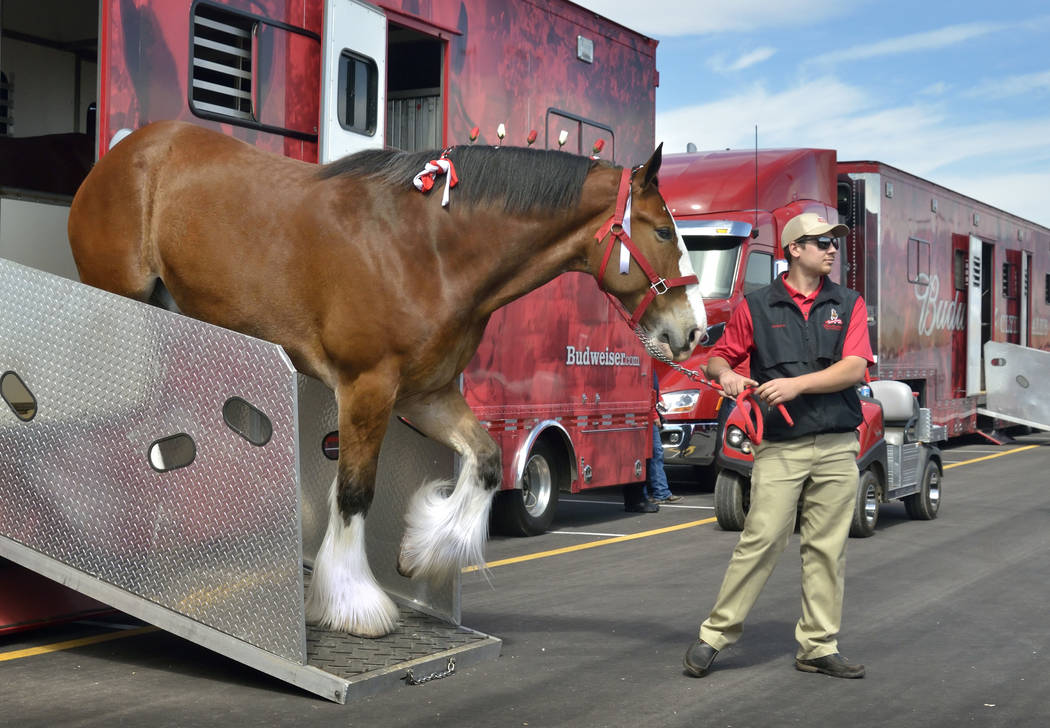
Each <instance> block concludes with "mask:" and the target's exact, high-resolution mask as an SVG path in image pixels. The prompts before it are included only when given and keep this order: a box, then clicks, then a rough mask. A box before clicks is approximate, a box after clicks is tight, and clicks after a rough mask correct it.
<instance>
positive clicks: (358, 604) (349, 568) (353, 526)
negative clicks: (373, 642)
mask: <svg viewBox="0 0 1050 728" xmlns="http://www.w3.org/2000/svg"><path fill="white" fill-rule="evenodd" d="M329 501H330V507H331V511H332V512H331V513H330V516H329V521H328V530H327V531H325V535H324V541H323V542H322V543H321V548H320V550H318V552H317V559H316V560H315V561H314V573H313V579H312V580H311V582H310V592H309V594H308V596H307V598H306V621H307V622H309V623H310V624H316V625H318V626H319V627H321V628H323V629H331V630H335V631H338V632H349V633H350V634H353V635H357V636H358V637H382V636H383V635H387V634H390V633H391V632H393V631H394V629H395V628H396V627H397V620H398V610H397V605H396V604H394V601H393V600H392V599H391V598H390V597H389V596H387V594H386V592H384V591H383V590H382V589H381V588H380V587H379V584H378V583H377V582H376V580H375V577H374V576H373V575H372V570H371V568H369V566H368V557H367V556H366V554H365V519H364V516H361V515H356V516H353V517H351V519H350V525H349V526H346V525H344V523H343V519H342V517H341V516H340V515H339V514H338V512H337V509H336V508H335V507H334V504H332V503H331V501H332V499H331V498H330V499H329Z"/></svg>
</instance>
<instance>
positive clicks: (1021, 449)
mask: <svg viewBox="0 0 1050 728" xmlns="http://www.w3.org/2000/svg"><path fill="white" fill-rule="evenodd" d="M1034 447H1042V445H1025V446H1024V447H1015V448H1013V449H1012V450H1006V451H1005V452H997V453H996V454H995V455H985V456H984V457H980V458H974V459H973V460H963V461H962V462H959V463H952V464H951V465H945V466H944V469H945V470H949V469H951V468H957V467H959V466H960V465H973V464H974V463H979V462H981V461H982V460H992V459H993V458H1001V457H1004V456H1006V455H1013V454H1014V453H1018V452H1024V451H1025V450H1031V449H1032V448H1034Z"/></svg>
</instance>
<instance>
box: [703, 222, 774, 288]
mask: <svg viewBox="0 0 1050 728" xmlns="http://www.w3.org/2000/svg"><path fill="white" fill-rule="evenodd" d="M682 237H683V238H684V239H685V246H686V248H688V249H689V260H690V262H691V263H692V264H693V270H695V271H696V275H697V276H698V277H699V279H700V295H702V296H703V297H704V298H711V299H726V298H729V296H730V295H732V293H733V282H734V280H735V279H736V269H737V265H738V263H739V261H740V245H741V243H742V242H743V238H739V237H736V236H733V235H683V236H682ZM767 282H768V281H767Z"/></svg>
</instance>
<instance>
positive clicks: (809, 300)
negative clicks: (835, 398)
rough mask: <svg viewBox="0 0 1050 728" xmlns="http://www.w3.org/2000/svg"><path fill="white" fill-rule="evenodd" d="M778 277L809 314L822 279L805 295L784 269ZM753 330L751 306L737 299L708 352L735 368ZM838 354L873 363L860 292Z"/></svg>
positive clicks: (748, 351)
mask: <svg viewBox="0 0 1050 728" xmlns="http://www.w3.org/2000/svg"><path fill="white" fill-rule="evenodd" d="M781 280H782V281H783V283H784V288H786V289H787V292H788V293H789V294H791V300H792V301H794V302H795V304H796V305H797V306H798V307H799V310H800V311H802V315H803V316H804V317H806V318H809V310H810V309H811V308H812V307H813V302H814V301H816V300H817V294H818V293H820V289H821V288H823V287H824V281H823V279H821V282H820V285H819V286H817V290H815V291H813V293H811V294H809V295H808V296H807V295H805V294H803V293H799V292H798V291H796V290H795V289H794V288H792V287H791V285H790V284H788V282H787V274H786V273H785V274H783V275H782V276H781ZM754 331H755V327H754V322H752V321H751V310H750V309H749V308H748V307H747V304H745V303H744V302H743V301H741V302H740V303H739V304H737V307H736V308H735V309H733V314H732V316H730V317H729V323H728V324H726V330H725V332H723V333H722V336H721V338H719V340H718V343H717V344H715V348H714V349H713V350H712V351H711V356H718V357H721V358H723V359H725V360H726V361H727V362H729V366H731V367H733V368H734V369H736V368H737V366H739V365H740V363H741V362H743V361H744V360H745V359H747V358H748V356H750V354H751V348H752V347H753V346H754ZM842 356H843V357H847V356H859V357H861V358H862V359H864V361H866V362H867V363H868V365H869V366H870V365H871V364H874V363H875V358H874V357H873V356H872V353H871V341H869V339H868V307H867V305H866V304H865V303H864V298H863V296H858V297H857V303H856V304H855V305H854V306H853V313H852V314H851V315H850V317H849V328H847V329H846V338H845V340H844V341H843V343H842Z"/></svg>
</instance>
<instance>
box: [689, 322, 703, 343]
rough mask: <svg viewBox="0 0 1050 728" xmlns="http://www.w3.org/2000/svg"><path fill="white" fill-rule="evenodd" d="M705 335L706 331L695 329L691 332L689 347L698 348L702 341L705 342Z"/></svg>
mask: <svg viewBox="0 0 1050 728" xmlns="http://www.w3.org/2000/svg"><path fill="white" fill-rule="evenodd" d="M704 333H705V332H704V330H703V329H701V328H699V327H698V328H695V329H693V330H692V331H690V332H689V345H690V346H696V345H697V344H699V343H700V342H701V341H703V338H704Z"/></svg>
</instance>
